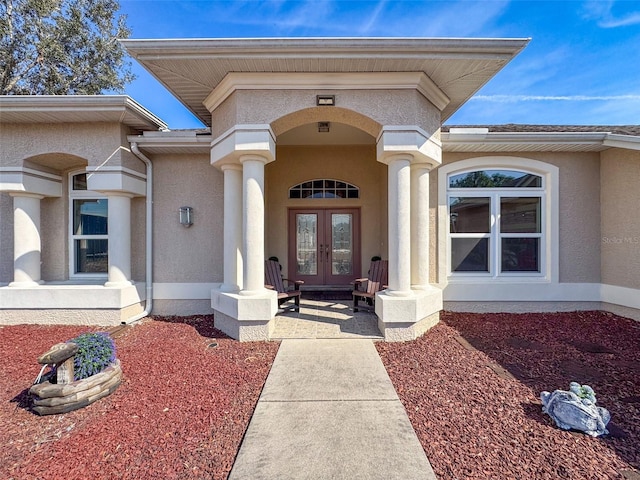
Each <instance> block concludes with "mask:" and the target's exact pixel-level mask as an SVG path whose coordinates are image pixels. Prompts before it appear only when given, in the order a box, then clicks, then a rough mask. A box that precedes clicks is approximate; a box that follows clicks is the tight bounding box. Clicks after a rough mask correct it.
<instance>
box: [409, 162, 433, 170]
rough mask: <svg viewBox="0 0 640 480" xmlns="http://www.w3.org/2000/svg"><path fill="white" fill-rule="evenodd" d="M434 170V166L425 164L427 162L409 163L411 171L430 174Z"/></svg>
mask: <svg viewBox="0 0 640 480" xmlns="http://www.w3.org/2000/svg"><path fill="white" fill-rule="evenodd" d="M434 168H436V166H435V165H434V164H432V163H427V162H421V163H417V162H412V163H411V170H412V171H413V170H426V171H427V172H430V171H431V170H433V169H434Z"/></svg>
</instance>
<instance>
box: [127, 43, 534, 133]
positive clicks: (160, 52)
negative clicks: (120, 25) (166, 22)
mask: <svg viewBox="0 0 640 480" xmlns="http://www.w3.org/2000/svg"><path fill="white" fill-rule="evenodd" d="M121 42H122V43H123V45H124V46H125V48H126V49H127V50H128V52H129V53H130V54H131V55H132V56H133V57H134V58H135V59H136V60H137V61H138V62H140V63H141V64H142V66H143V67H144V68H146V69H147V70H148V71H149V72H150V73H151V74H152V75H153V76H154V77H155V78H156V79H157V80H158V81H159V82H160V83H162V84H163V85H164V86H165V87H166V88H167V89H168V90H169V91H170V92H171V93H172V94H173V95H175V96H176V97H177V98H178V99H179V100H180V101H181V102H182V103H183V104H184V105H185V106H186V107H187V108H188V109H189V110H191V111H192V112H193V113H194V114H195V115H196V116H197V117H198V118H199V119H200V120H202V121H203V122H204V123H205V125H208V126H210V125H211V114H210V113H209V111H208V110H207V108H206V107H205V106H204V105H203V101H204V99H205V98H206V97H207V96H208V95H209V94H210V93H211V91H212V90H213V89H214V88H215V87H216V86H217V85H218V84H219V83H220V82H221V81H222V79H223V78H224V77H225V76H226V75H227V74H228V73H230V72H236V73H261V72H270V73H271V72H276V73H277V72H281V73H305V72H306V73H355V72H358V73H362V72H365V73H366V72H424V73H425V74H426V75H427V76H428V77H429V78H430V79H431V80H432V81H433V82H434V83H435V84H436V85H437V86H438V87H439V88H440V89H441V90H442V91H443V92H444V93H445V94H446V95H447V96H448V97H449V99H450V100H451V102H450V103H449V104H448V105H447V106H446V107H445V108H444V110H443V112H442V121H445V120H446V119H448V118H449V117H450V116H451V115H453V113H454V112H455V111H456V110H457V109H458V108H460V106H461V105H462V104H464V103H465V102H466V101H467V100H468V99H469V98H470V97H471V96H472V95H473V94H474V93H475V92H476V91H478V90H479V89H480V88H481V87H482V86H483V85H484V84H485V83H487V82H488V81H489V80H490V79H491V78H492V77H493V76H494V75H495V74H496V73H497V72H498V71H500V70H501V69H502V68H503V67H504V66H505V65H506V64H507V63H508V62H509V61H510V60H511V59H512V58H513V57H514V56H515V55H517V54H518V53H519V52H520V51H521V50H522V49H523V48H524V47H525V46H526V45H527V43H528V42H529V39H461V38H255V39H173V40H167V39H165V40H162V39H158V40H152V39H149V40H121Z"/></svg>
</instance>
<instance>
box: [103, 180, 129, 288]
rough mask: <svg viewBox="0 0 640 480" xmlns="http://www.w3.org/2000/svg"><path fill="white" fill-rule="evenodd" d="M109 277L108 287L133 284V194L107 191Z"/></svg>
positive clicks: (106, 284)
mask: <svg viewBox="0 0 640 480" xmlns="http://www.w3.org/2000/svg"><path fill="white" fill-rule="evenodd" d="M107 199H108V200H109V217H108V228H109V277H108V281H107V283H105V286H106V287H120V286H125V285H131V195H129V194H124V193H120V192H107Z"/></svg>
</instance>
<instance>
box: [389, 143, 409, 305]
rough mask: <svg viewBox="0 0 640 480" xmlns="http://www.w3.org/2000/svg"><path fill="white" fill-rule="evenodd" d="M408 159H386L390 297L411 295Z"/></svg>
mask: <svg viewBox="0 0 640 480" xmlns="http://www.w3.org/2000/svg"><path fill="white" fill-rule="evenodd" d="M411 159H412V156H411V155H410V154H398V155H394V156H392V157H391V158H389V161H388V165H389V186H388V191H389V193H388V195H389V294H390V295H397V296H405V295H410V294H411V227H410V226H411V195H410V192H411V174H410V169H411Z"/></svg>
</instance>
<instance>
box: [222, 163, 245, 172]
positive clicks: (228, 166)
mask: <svg viewBox="0 0 640 480" xmlns="http://www.w3.org/2000/svg"><path fill="white" fill-rule="evenodd" d="M220 170H222V171H223V172H224V171H227V170H236V171H238V172H241V171H242V165H240V164H237V163H225V164H223V165H220Z"/></svg>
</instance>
